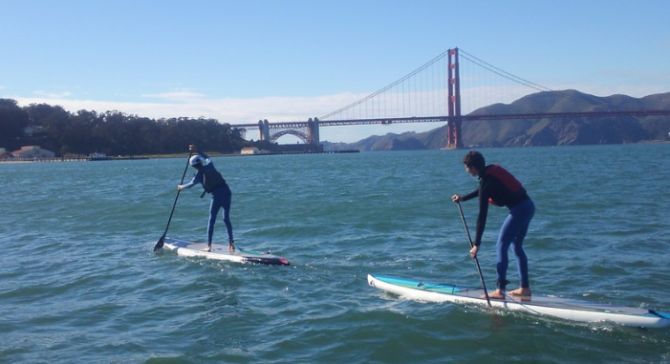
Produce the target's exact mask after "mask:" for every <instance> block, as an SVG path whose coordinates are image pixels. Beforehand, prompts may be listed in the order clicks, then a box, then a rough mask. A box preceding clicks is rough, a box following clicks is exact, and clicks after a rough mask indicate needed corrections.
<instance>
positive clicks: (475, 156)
mask: <svg viewBox="0 0 670 364" xmlns="http://www.w3.org/2000/svg"><path fill="white" fill-rule="evenodd" d="M463 164H465V165H466V166H468V167H475V168H477V169H479V170H480V171H481V170H483V169H484V167H486V162H485V161H484V156H483V155H482V154H481V153H479V152H478V151H476V150H471V151H469V152H468V154H466V155H465V157H463Z"/></svg>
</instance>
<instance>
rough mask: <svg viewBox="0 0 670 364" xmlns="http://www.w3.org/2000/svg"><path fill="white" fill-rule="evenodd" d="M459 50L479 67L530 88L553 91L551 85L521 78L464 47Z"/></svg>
mask: <svg viewBox="0 0 670 364" xmlns="http://www.w3.org/2000/svg"><path fill="white" fill-rule="evenodd" d="M459 51H460V53H461V57H463V58H465V59H467V60H468V61H470V62H472V63H474V64H476V65H478V66H479V67H482V68H484V69H486V70H489V71H491V72H493V73H495V74H497V75H499V76H501V77H504V78H506V79H508V80H510V81H514V82H516V83H519V84H521V85H524V86H527V87H530V88H532V89H535V90H537V91H551V89H550V88H549V87H546V86H543V85H540V84H538V83H535V82H532V81H528V80H526V79H524V78H521V77H519V76H517V75H515V74H512V73H510V72H507V71H505V70H504V69H502V68H499V67H496V66H494V65H492V64H490V63H488V62H486V61H484V60H482V59H480V58H478V57H476V56H474V55H472V54H470V53H468V52H466V51H465V50H463V48H459Z"/></svg>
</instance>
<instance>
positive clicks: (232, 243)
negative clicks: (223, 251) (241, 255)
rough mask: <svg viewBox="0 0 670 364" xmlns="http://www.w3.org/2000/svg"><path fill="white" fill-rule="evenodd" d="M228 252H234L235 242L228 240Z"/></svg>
mask: <svg viewBox="0 0 670 364" xmlns="http://www.w3.org/2000/svg"><path fill="white" fill-rule="evenodd" d="M228 252H230V253H234V252H235V243H234V242H232V241H230V242H228Z"/></svg>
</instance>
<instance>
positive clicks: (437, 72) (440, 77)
mask: <svg viewBox="0 0 670 364" xmlns="http://www.w3.org/2000/svg"><path fill="white" fill-rule="evenodd" d="M461 59H463V60H465V61H466V63H461ZM463 65H468V66H471V67H472V68H473V69H476V70H479V71H481V72H483V73H485V74H487V75H489V76H490V77H494V78H495V79H504V80H507V82H511V83H513V84H515V85H516V86H518V87H517V92H516V93H511V92H509V91H501V90H503V89H502V88H496V87H491V86H489V84H491V83H495V82H490V80H491V78H490V77H489V80H488V81H486V82H483V81H482V80H481V79H478V78H475V77H471V76H468V78H467V79H465V80H462V78H461V70H462V67H463ZM481 72H480V73H481ZM463 81H465V82H468V84H472V85H471V86H472V90H473V91H470V92H469V93H468V95H467V96H468V98H467V101H466V103H468V102H469V104H468V105H467V106H465V107H464V105H462V100H463V99H464V97H463V95H462V92H461V84H462V82H463ZM495 90H498V91H495ZM531 90H532V91H533V92H537V91H551V89H549V88H548V87H545V86H542V85H540V84H537V83H534V82H531V81H528V80H526V79H523V78H521V77H519V76H516V75H514V74H512V73H509V72H507V71H505V70H503V69H501V68H498V67H496V66H494V65H492V64H490V63H488V62H486V61H484V60H482V59H479V58H477V57H476V56H474V55H472V54H470V53H468V52H466V51H464V50H462V49H459V48H452V49H448V50H446V51H444V52H442V53H441V54H439V55H437V56H436V57H434V58H433V59H431V60H429V61H428V62H426V63H425V64H423V65H422V66H420V67H418V68H417V69H415V70H413V71H412V72H410V73H408V74H407V75H405V76H403V77H402V78H400V79H398V80H396V81H394V82H392V83H391V84H389V85H387V86H385V87H383V88H381V89H379V90H377V91H375V92H373V93H371V94H369V95H367V96H366V97H364V98H362V99H360V100H357V101H355V102H353V103H350V104H348V105H345V106H343V107H341V108H339V109H337V110H335V111H332V112H330V113H327V114H324V115H323V116H320V117H313V118H309V119H308V120H303V121H279V122H269V121H268V120H267V119H265V120H260V121H258V122H257V123H247V124H235V125H231V126H232V127H235V128H238V129H245V130H246V129H254V128H257V130H258V131H259V134H260V138H259V139H260V140H262V141H268V142H276V141H277V140H278V139H279V138H281V137H282V136H284V135H293V136H295V137H297V138H299V139H300V140H302V141H303V142H304V143H305V145H306V146H308V147H309V146H312V147H318V146H319V145H320V136H319V130H320V128H321V127H332V126H349V125H372V124H380V125H389V124H403V123H436V122H437V123H444V122H446V123H447V129H446V130H447V136H446V140H447V145H446V147H447V148H450V149H455V148H462V147H463V138H462V133H461V129H462V123H463V122H464V121H465V122H467V121H473V120H524V119H526V120H528V119H557V118H565V119H569V118H599V117H613V116H635V117H644V116H664V115H670V110H600V111H588V112H584V111H575V112H542V113H515V114H510V113H505V114H491V113H487V114H483V113H470V114H466V115H463V110H464V109H467V110H468V111H474V110H475V109H476V108H477V107H483V106H487V104H486V103H485V101H484V100H486V101H488V102H489V103H490V102H491V100H502V99H508V101H513V99H514V98H516V97H520V96H523V95H525V94H527V93H528V92H529V91H531ZM495 92H498V94H497V95H496V94H494V93H495ZM501 93H502V94H501ZM482 95H484V96H482ZM498 102H500V101H498ZM478 103H479V104H478ZM408 115H409V116H408Z"/></svg>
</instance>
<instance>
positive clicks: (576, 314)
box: [368, 274, 670, 328]
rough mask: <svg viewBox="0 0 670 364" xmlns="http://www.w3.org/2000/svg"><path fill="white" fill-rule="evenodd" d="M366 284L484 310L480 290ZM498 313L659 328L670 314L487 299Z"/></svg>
mask: <svg viewBox="0 0 670 364" xmlns="http://www.w3.org/2000/svg"><path fill="white" fill-rule="evenodd" d="M368 284H369V285H370V286H372V287H375V288H378V289H381V290H382V291H386V292H389V293H392V294H395V295H398V296H401V297H404V298H407V299H410V300H416V301H424V302H453V303H465V304H471V303H472V304H477V305H484V306H488V304H487V302H486V298H482V296H483V295H484V291H483V290H482V289H480V288H465V287H457V286H453V285H450V284H440V283H429V282H421V281H417V280H412V279H404V278H397V277H389V276H373V275H371V274H368ZM491 305H492V306H493V307H495V308H498V309H504V310H510V311H521V312H527V313H530V314H534V315H540V316H550V317H555V318H560V319H564V320H570V321H578V322H585V323H599V322H611V323H614V324H617V325H622V326H631V327H644V328H660V327H667V326H670V313H665V312H657V311H654V310H647V309H643V308H633V307H620V306H611V305H607V304H594V303H590V302H585V301H579V300H571V299H566V298H559V297H551V296H535V295H534V296H533V297H532V298H529V299H521V298H516V297H513V296H509V295H508V296H507V297H506V298H505V299H503V300H498V299H491Z"/></svg>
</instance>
